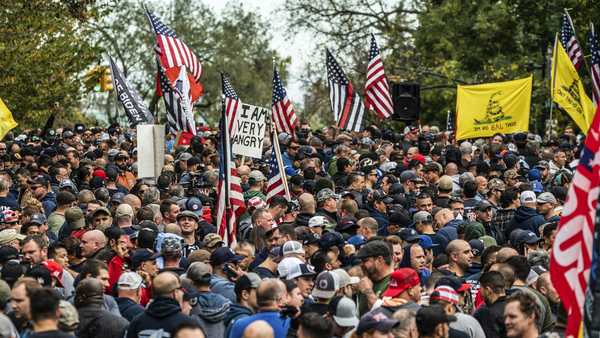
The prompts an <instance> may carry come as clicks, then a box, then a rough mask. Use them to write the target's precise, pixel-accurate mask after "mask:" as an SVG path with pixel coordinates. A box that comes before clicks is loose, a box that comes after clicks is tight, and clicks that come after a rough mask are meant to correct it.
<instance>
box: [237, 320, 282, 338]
mask: <svg viewBox="0 0 600 338" xmlns="http://www.w3.org/2000/svg"><path fill="white" fill-rule="evenodd" d="M242 337H243V338H274V337H275V332H274V331H273V328H272V327H271V325H269V323H267V322H265V321H264V320H257V321H255V322H252V324H250V325H248V326H247V327H246V329H245V330H244V335H243V336H242Z"/></svg>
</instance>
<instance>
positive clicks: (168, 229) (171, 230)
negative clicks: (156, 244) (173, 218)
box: [165, 223, 181, 236]
mask: <svg viewBox="0 0 600 338" xmlns="http://www.w3.org/2000/svg"><path fill="white" fill-rule="evenodd" d="M165 233H168V234H175V235H178V236H181V227H180V226H179V224H177V223H169V224H167V225H165Z"/></svg>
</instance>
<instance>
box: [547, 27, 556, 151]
mask: <svg viewBox="0 0 600 338" xmlns="http://www.w3.org/2000/svg"><path fill="white" fill-rule="evenodd" d="M557 43H558V33H556V35H554V48H553V49H552V78H551V79H550V128H548V131H549V135H548V139H550V137H551V136H552V126H553V125H554V123H553V121H552V111H553V110H554V86H555V85H556V54H557V53H556V50H557V47H558V45H557Z"/></svg>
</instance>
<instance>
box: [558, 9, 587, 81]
mask: <svg viewBox="0 0 600 338" xmlns="http://www.w3.org/2000/svg"><path fill="white" fill-rule="evenodd" d="M560 43H562V46H563V48H564V49H565V51H566V52H567V54H568V55H569V58H570V59H571V62H573V65H574V66H575V69H577V70H579V68H581V65H583V50H582V49H581V45H580V44H579V41H577V37H576V36H575V28H574V27H573V21H572V20H571V16H569V13H568V12H567V11H566V10H565V14H563V18H562V23H561V26H560Z"/></svg>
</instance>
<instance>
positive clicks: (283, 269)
mask: <svg viewBox="0 0 600 338" xmlns="http://www.w3.org/2000/svg"><path fill="white" fill-rule="evenodd" d="M302 263H304V262H303V261H302V260H301V259H300V258H298V257H284V258H283V259H282V260H281V262H279V264H278V265H277V273H279V278H282V279H283V278H286V277H287V275H288V273H289V272H290V270H291V269H292V267H293V266H295V265H298V264H302Z"/></svg>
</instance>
